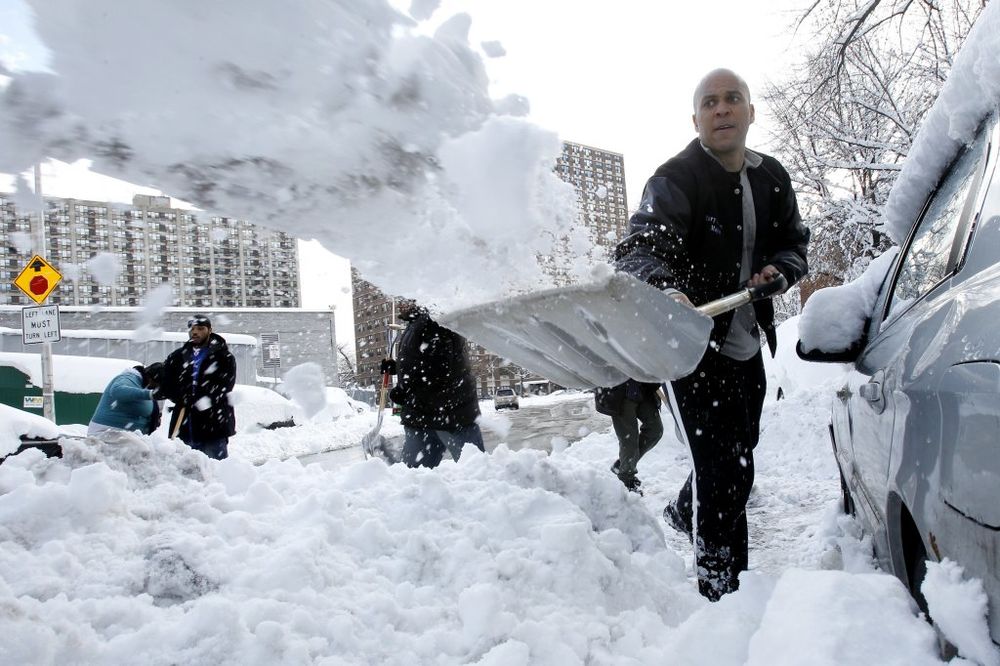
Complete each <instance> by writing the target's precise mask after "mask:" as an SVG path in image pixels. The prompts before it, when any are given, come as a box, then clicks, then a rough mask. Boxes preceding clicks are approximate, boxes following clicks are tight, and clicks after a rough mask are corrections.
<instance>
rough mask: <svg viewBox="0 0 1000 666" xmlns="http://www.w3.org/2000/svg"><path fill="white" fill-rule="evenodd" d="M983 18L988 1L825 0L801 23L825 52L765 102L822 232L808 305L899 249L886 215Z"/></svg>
mask: <svg viewBox="0 0 1000 666" xmlns="http://www.w3.org/2000/svg"><path fill="white" fill-rule="evenodd" d="M982 9H983V2H982V1H981V0H975V1H972V0H951V1H950V2H931V1H930V0H816V1H815V2H814V3H813V4H812V5H811V6H810V7H809V8H808V9H807V10H806V11H805V12H804V13H803V15H802V16H800V17H799V20H798V29H799V30H806V31H808V36H809V43H810V44H813V45H814V46H813V47H811V48H810V49H808V50H807V51H806V52H805V57H804V59H803V61H802V62H801V64H800V65H798V66H797V67H795V68H794V69H793V70H792V72H791V74H790V75H789V76H788V77H787V79H785V80H783V81H778V82H775V83H772V84H771V85H769V86H768V87H767V88H766V91H765V93H764V95H763V97H764V99H765V100H766V101H767V103H768V107H769V109H770V110H771V111H772V112H773V113H774V115H775V119H776V124H777V129H776V131H775V136H774V145H775V146H776V147H775V152H776V153H777V155H778V156H779V158H780V159H781V160H782V162H783V163H784V164H785V166H786V167H787V168H788V171H789V173H790V175H791V177H792V180H793V182H794V183H795V185H796V189H797V191H798V192H799V204H800V207H801V208H802V214H803V217H804V218H805V219H806V220H807V223H808V224H809V226H810V227H811V228H812V230H813V242H812V244H811V247H810V276H809V277H808V278H807V279H806V280H805V281H804V282H803V284H802V288H801V298H802V300H803V302H804V300H805V299H806V298H808V297H809V295H810V294H811V293H812V292H813V291H814V290H815V289H816V288H819V287H823V286H829V285H831V284H839V283H840V282H841V281H842V280H844V279H850V278H852V277H853V276H854V274H855V273H856V272H857V271H858V270H860V268H862V267H863V265H865V264H866V263H867V261H866V260H869V259H870V258H872V257H874V256H877V255H878V254H880V253H881V252H882V251H883V250H884V249H885V248H886V247H887V246H888V241H887V239H885V238H884V237H883V235H882V233H881V230H880V229H881V225H882V220H881V217H880V210H881V207H882V205H883V204H884V203H885V201H886V199H887V198H888V195H889V190H890V189H891V187H892V184H893V182H894V181H895V179H896V176H897V175H898V173H899V170H900V168H901V166H902V163H903V160H904V159H905V157H906V155H907V153H908V152H909V149H910V146H911V145H912V143H913V139H914V137H915V135H916V133H917V130H918V129H919V127H920V123H921V121H922V119H923V117H924V115H925V114H926V113H927V111H928V110H929V109H930V107H931V105H932V104H933V102H934V99H935V98H936V97H937V92H938V90H939V89H940V87H941V85H942V84H943V83H944V80H945V78H946V77H947V74H948V71H949V70H950V68H951V64H952V61H953V59H954V56H955V53H956V52H957V51H958V47H959V45H960V44H961V42H962V40H963V39H964V38H965V35H966V34H968V31H969V29H970V28H971V26H972V24H973V22H974V21H975V19H976V18H977V17H978V16H979V14H980V13H981V12H982ZM859 260H861V261H860V262H859Z"/></svg>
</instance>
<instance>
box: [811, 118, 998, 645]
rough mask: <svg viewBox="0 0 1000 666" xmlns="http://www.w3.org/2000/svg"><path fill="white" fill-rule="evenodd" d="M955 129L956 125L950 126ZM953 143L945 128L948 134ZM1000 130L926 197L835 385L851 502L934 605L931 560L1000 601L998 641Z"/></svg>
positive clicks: (881, 552) (890, 558)
mask: <svg viewBox="0 0 1000 666" xmlns="http://www.w3.org/2000/svg"><path fill="white" fill-rule="evenodd" d="M945 130H947V128H945ZM942 139H946V137H942ZM998 160H1000V128H998V123H997V113H996V112H994V113H993V114H992V115H990V116H989V117H988V118H987V119H986V120H985V121H984V123H983V125H982V127H981V128H980V130H979V132H978V135H977V136H976V138H975V140H974V141H973V142H972V143H971V144H970V145H968V146H965V147H963V148H961V149H960V150H959V153H958V155H957V156H956V157H955V158H954V160H953V161H952V163H951V166H950V167H949V168H948V170H947V171H946V172H945V174H944V176H943V177H942V178H941V180H940V181H939V182H938V183H937V185H936V186H935V187H933V189H932V191H930V192H928V193H927V198H926V203H925V205H924V207H923V209H922V212H921V213H920V217H919V218H918V219H917V221H916V223H915V224H914V225H913V227H912V230H911V231H910V235H909V237H908V238H907V239H906V241H905V242H904V243H903V244H902V245H901V246H900V252H899V254H898V256H897V257H896V258H895V260H894V263H893V265H892V266H891V267H890V269H889V272H888V274H887V275H886V278H885V280H884V281H883V282H882V286H881V290H880V292H879V295H878V298H877V300H876V301H875V306H874V309H873V310H872V312H871V316H870V320H869V322H868V324H867V331H866V335H865V338H864V339H863V340H861V341H859V342H858V344H857V345H856V346H855V348H854V350H853V351H852V352H850V353H849V354H847V355H845V354H840V355H839V356H838V355H834V354H831V355H826V356H829V357H828V358H824V354H823V353H822V352H810V353H806V354H801V355H803V357H804V358H807V359H808V360H829V361H837V360H839V361H845V360H846V361H852V362H853V365H854V369H853V371H852V372H851V373H850V374H849V376H848V379H847V382H846V383H845V385H844V386H843V387H842V388H841V389H840V390H839V391H837V394H836V399H835V400H834V405H833V414H832V423H831V425H830V434H831V437H832V439H833V448H834V452H835V455H836V459H837V464H838V467H839V468H840V474H841V486H842V490H843V502H844V509H845V511H847V512H849V513H855V514H856V515H857V517H858V518H859V519H860V521H861V522H862V524H863V526H864V527H865V528H866V530H867V531H868V532H869V533H870V534H871V535H872V536H873V541H874V547H875V552H876V555H877V557H878V559H879V560H880V562H881V565H882V566H883V568H885V569H887V570H889V571H892V572H893V573H895V574H896V576H897V577H898V578H899V579H900V580H901V581H902V582H903V583H904V584H905V585H906V586H907V587H908V588H909V589H910V591H911V593H912V594H913V596H914V598H915V599H916V600H917V602H918V604H920V605H921V607H922V608H923V610H925V611H926V610H927V604H926V601H925V600H924V598H923V596H922V594H921V592H920V585H921V583H922V581H923V578H924V575H925V573H926V570H927V564H926V563H927V560H928V559H931V560H933V561H940V560H943V559H945V558H948V559H950V560H952V561H954V562H957V563H958V564H959V565H961V566H962V567H963V568H964V570H965V575H966V577H968V578H978V579H979V580H981V581H982V583H983V586H984V588H985V591H986V594H987V596H988V598H989V606H990V617H989V627H990V634H991V636H992V638H993V641H994V642H997V643H1000V610H998V609H1000V325H998V322H1000V169H998V168H997V162H998Z"/></svg>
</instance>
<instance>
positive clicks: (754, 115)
mask: <svg viewBox="0 0 1000 666" xmlns="http://www.w3.org/2000/svg"><path fill="white" fill-rule="evenodd" d="M756 114H757V112H756V111H755V110H754V108H753V104H751V105H750V122H751V123H752V122H753V121H754V120H756V119H757V117H756Z"/></svg>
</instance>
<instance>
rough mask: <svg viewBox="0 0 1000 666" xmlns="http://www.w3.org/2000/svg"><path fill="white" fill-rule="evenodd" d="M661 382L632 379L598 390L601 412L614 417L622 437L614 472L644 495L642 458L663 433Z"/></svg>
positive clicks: (597, 401)
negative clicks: (641, 478)
mask: <svg viewBox="0 0 1000 666" xmlns="http://www.w3.org/2000/svg"><path fill="white" fill-rule="evenodd" d="M659 388H660V385H659V384H646V383H643V382H637V381H635V380H634V379H630V380H628V381H627V382H625V383H623V384H619V385H618V386H613V387H611V388H598V389H596V390H595V391H594V403H595V407H596V409H597V411H598V412H599V413H601V414H606V415H607V416H610V417H611V425H612V427H613V428H614V430H615V436H616V437H618V460H616V461H615V462H614V464H613V465H611V471H612V472H614V473H615V474H616V475H617V476H618V480H619V481H621V482H622V483H623V484H624V485H625V487H626V488H628V489H629V490H630V491H631V492H634V493H638V494H640V495H641V494H642V490H641V486H642V482H641V481H639V477H638V476H637V473H638V466H639V460H640V459H642V457H643V456H644V455H646V453H648V452H649V450H650V449H652V448H653V447H654V446H656V443H657V442H659V441H660V437H662V436H663V421H662V420H661V419H660V396H659V395H658V394H657V389H659Z"/></svg>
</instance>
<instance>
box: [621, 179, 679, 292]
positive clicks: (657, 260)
mask: <svg viewBox="0 0 1000 666" xmlns="http://www.w3.org/2000/svg"><path fill="white" fill-rule="evenodd" d="M690 228H691V202H690V201H689V200H688V197H687V196H686V195H685V194H684V192H683V191H682V190H681V188H680V187H679V184H678V183H677V182H675V181H674V180H673V177H672V176H668V175H656V176H653V177H652V178H650V179H649V180H648V181H647V182H646V188H645V189H644V190H643V193H642V201H640V202H639V208H638V210H636V212H635V213H633V215H632V217H631V218H630V219H629V227H628V235H627V236H626V237H625V238H624V239H623V240H622V242H621V243H619V244H618V247H616V248H615V254H614V259H615V268H616V269H617V270H619V271H622V272H625V273H630V274H631V275H634V276H635V277H636V278H638V279H640V280H642V281H643V282H648V283H649V284H651V285H653V286H654V287H657V288H660V289H665V288H678V277H677V275H676V272H675V270H674V269H673V266H676V265H677V262H678V261H679V260H680V257H681V255H683V254H684V253H685V252H686V248H685V242H686V238H687V237H688V233H689V231H690Z"/></svg>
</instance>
